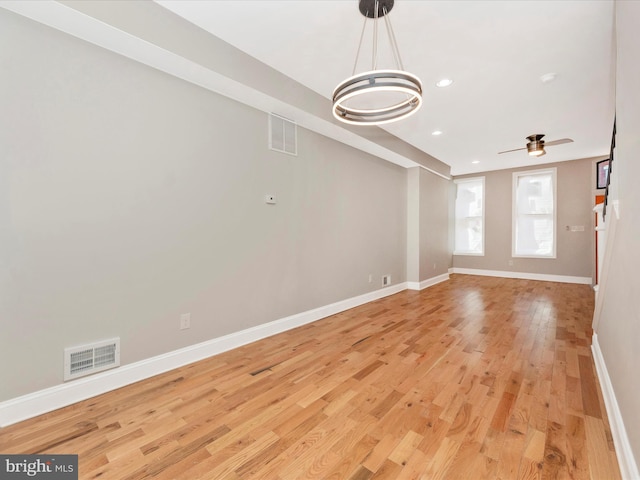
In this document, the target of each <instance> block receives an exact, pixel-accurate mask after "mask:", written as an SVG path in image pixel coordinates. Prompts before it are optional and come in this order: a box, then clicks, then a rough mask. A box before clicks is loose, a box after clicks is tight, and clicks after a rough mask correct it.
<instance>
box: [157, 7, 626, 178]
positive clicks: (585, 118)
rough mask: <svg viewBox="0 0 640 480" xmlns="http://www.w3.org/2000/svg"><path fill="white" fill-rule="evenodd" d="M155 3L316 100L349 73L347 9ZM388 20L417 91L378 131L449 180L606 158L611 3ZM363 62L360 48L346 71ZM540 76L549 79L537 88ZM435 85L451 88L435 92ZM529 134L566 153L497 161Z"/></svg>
mask: <svg viewBox="0 0 640 480" xmlns="http://www.w3.org/2000/svg"><path fill="white" fill-rule="evenodd" d="M157 3H159V4H160V5H162V6H164V7H165V8H167V9H170V10H171V11H173V12H174V13H176V14H178V15H180V16H182V17H184V18H185V19H187V20H189V21H190V22H192V23H194V24H196V25H198V26H200V27H202V28H203V29H205V30H207V31H209V32H211V33H212V34H213V35H215V36H217V37H218V38H221V39H222V40H224V41H226V42H228V43H230V44H232V45H233V46H235V47H237V48H239V49H240V50H243V51H244V52H246V53H248V54H249V55H251V56H252V57H254V58H256V59H258V60H260V61H261V62H263V63H266V64H268V65H269V66H271V67H273V68H275V69H276V70H278V71H280V72H282V73H283V74H285V75H287V76H289V77H291V78H293V79H294V80H296V81H298V82H300V83H301V84H303V85H305V86H307V87H309V88H310V89H312V90H314V91H315V92H317V93H319V94H320V95H322V96H324V97H327V98H331V95H332V92H333V89H334V88H335V86H336V85H337V84H338V83H339V82H340V81H342V80H343V79H344V78H346V77H348V76H350V75H351V74H352V70H353V64H354V61H355V58H356V51H357V47H358V41H359V37H360V33H361V29H362V24H363V21H364V17H363V16H362V15H361V14H360V13H359V11H358V2H357V1H356V0H333V1H330V0H321V1H318V0H316V1H313V0H302V1H294V0H283V1H266V0H253V1H251V0H229V1H224V0H216V1H203V0H196V1H186V0H177V1H174V0H168V1H165V0H158V2H157ZM389 18H390V20H391V23H392V26H393V29H394V31H395V36H396V38H397V41H398V45H399V49H400V53H401V56H402V59H403V62H404V67H405V69H406V70H408V71H410V72H411V73H414V74H416V75H417V76H418V77H420V78H421V80H422V82H423V90H424V95H423V96H424V104H423V107H422V109H421V110H420V111H419V112H418V113H417V114H416V115H414V116H413V117H411V118H409V119H406V120H402V121H400V122H396V123H393V124H389V125H386V126H383V127H382V128H384V129H385V130H387V131H388V132H390V133H392V134H393V135H395V136H397V137H399V138H401V139H402V140H404V141H405V142H407V143H409V144H411V145H413V146H414V147H417V148H418V149H420V150H423V151H424V152H426V153H428V154H430V155H432V156H434V157H436V158H438V159H439V160H441V161H443V162H445V163H447V164H448V165H450V166H451V173H452V174H454V175H459V174H464V173H472V172H479V171H486V170H495V169H502V168H511V167H516V166H525V165H533V164H535V162H538V163H549V162H558V161H565V160H574V159H578V158H587V157H595V156H599V155H606V154H608V152H609V144H610V141H611V129H612V124H613V116H614V89H613V85H614V73H613V72H614V58H613V55H614V53H613V52H614V46H613V1H611V0H607V1H598V0H590V1H584V0H577V1H566V0H552V1H543V0H538V1H524V0H519V1H507V0H499V1H479V0H471V1H463V0H457V1H432V0H429V1H426V0H425V1H423V0H396V2H395V6H394V8H393V11H392V12H391V13H390V17H389ZM380 33H381V34H380V43H381V49H382V48H383V47H384V48H386V45H388V41H387V39H386V31H385V30H384V29H382V30H381V31H380ZM366 35H367V37H366V38H367V39H369V38H370V37H371V31H368V32H367V33H366ZM370 61H371V49H370V48H369V47H368V46H366V45H365V46H363V52H362V53H361V56H360V60H359V64H358V71H364V70H369V69H370V68H369V67H370ZM385 67H388V68H394V67H395V65H394V64H393V63H392V62H391V61H390V60H389V59H388V57H387V56H386V55H385V53H384V52H381V56H380V58H379V60H378V68H385ZM551 72H553V73H556V74H557V78H556V80H554V81H552V82H549V83H543V82H542V81H541V80H540V77H541V76H542V75H544V74H547V73H551ZM443 77H449V78H452V79H453V80H454V84H453V85H452V86H451V87H448V88H438V87H436V86H435V82H436V81H437V80H439V79H440V78H443ZM434 130H441V131H442V132H443V134H442V135H440V136H437V137H436V136H433V135H431V132H432V131H434ZM534 133H543V134H546V140H548V141H551V140H555V139H559V138H565V137H568V138H572V139H573V140H574V143H570V144H565V145H559V146H554V147H547V154H546V155H545V156H543V157H540V158H539V159H534V158H532V157H529V156H528V155H527V153H526V151H520V152H514V153H508V154H503V155H498V154H497V152H499V151H502V150H508V149H513V148H519V147H524V146H525V143H526V140H525V137H526V136H527V135H531V134H534ZM473 160H478V161H479V163H477V164H472V163H471V162H472V161H473Z"/></svg>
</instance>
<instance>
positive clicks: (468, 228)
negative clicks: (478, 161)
mask: <svg viewBox="0 0 640 480" xmlns="http://www.w3.org/2000/svg"><path fill="white" fill-rule="evenodd" d="M454 183H455V184H456V211H455V246H454V250H453V254H454V255H484V177H476V178H463V179H460V180H454Z"/></svg>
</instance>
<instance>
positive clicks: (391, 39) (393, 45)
mask: <svg viewBox="0 0 640 480" xmlns="http://www.w3.org/2000/svg"><path fill="white" fill-rule="evenodd" d="M384 23H385V25H386V26H387V34H388V35H389V43H390V44H391V51H392V52H393V56H394V57H395V59H396V65H397V66H398V70H404V66H403V65H402V58H400V50H399V49H398V42H397V41H396V34H395V33H394V32H393V27H392V26H391V19H390V18H389V15H387V12H386V8H385V15H384Z"/></svg>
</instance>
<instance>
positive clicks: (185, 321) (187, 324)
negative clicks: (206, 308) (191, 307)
mask: <svg viewBox="0 0 640 480" xmlns="http://www.w3.org/2000/svg"><path fill="white" fill-rule="evenodd" d="M187 328H191V314H190V313H183V314H182V315H180V330H186V329H187Z"/></svg>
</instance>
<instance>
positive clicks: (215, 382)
mask: <svg viewBox="0 0 640 480" xmlns="http://www.w3.org/2000/svg"><path fill="white" fill-rule="evenodd" d="M592 311H593V292H592V290H591V288H590V287H589V286H586V285H573V284H561V283H549V282H537V281H527V280H514V279H503V278H491V277H476V276H470V275H452V277H451V280H449V281H448V282H444V283H441V284H438V285H436V286H433V287H431V288H428V289H426V290H423V291H421V292H415V291H404V292H401V293H398V294H396V295H393V296H390V297H387V298H384V299H381V300H378V301H375V302H372V303H369V304H367V305H363V306H361V307H358V308H354V309H351V310H348V311H346V312H343V313H340V314H338V315H334V316H332V317H328V318H326V319H323V320H320V321H318V322H315V323H313V324H309V325H306V326H303V327H300V328H298V329H295V330H291V331H288V332H285V333H282V334H279V335H276V336H274V337H271V338H268V339H265V340H262V341H259V342H256V343H253V344H251V345H247V346H245V347H242V348H238V349H236V350H233V351H230V352H227V353H224V354H221V355H218V356H216V357H212V358H210V359H207V360H205V361H201V362H198V363H195V364H192V365H188V366H186V367H183V368H180V369H177V370H174V371H171V372H168V373H166V374H163V375H159V376H157V377H153V378H151V379H149V380H146V381H143V382H139V383H137V384H134V385H131V386H128V387H125V388H122V389H119V390H116V391H113V392H110V393H107V394H104V395H101V396H99V397H96V398H92V399H89V400H86V401H84V402H81V403H78V404H75V405H72V406H69V407H67V408H64V409H61V410H58V411H55V412H52V413H49V414H46V415H43V416H40V417H38V418H34V419H31V420H27V421H25V422H22V423H19V424H16V425H12V426H9V427H6V428H4V429H1V430H0V452H1V453H6V454H9V453H22V454H24V453H55V454H64V453H73V454H78V455H79V470H80V478H81V479H95V478H101V479H115V480H134V479H144V478H160V479H188V480H195V479H216V480H217V479H229V480H232V479H233V480H246V479H260V480H267V479H274V480H276V479H277V480H285V479H335V480H346V479H349V480H368V479H394V480H396V479H429V480H432V479H509V480H511V479H574V480H575V479H598V480H608V479H612V480H617V479H619V478H620V474H619V470H618V464H617V460H616V456H615V453H614V450H613V442H612V437H611V432H610V429H609V423H608V420H607V418H606V412H605V409H604V404H603V400H602V396H601V391H600V386H599V384H598V380H597V378H596V376H595V370H594V365H593V360H592V356H591V350H590V343H591V334H592V331H591V327H590V325H591V319H592Z"/></svg>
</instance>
